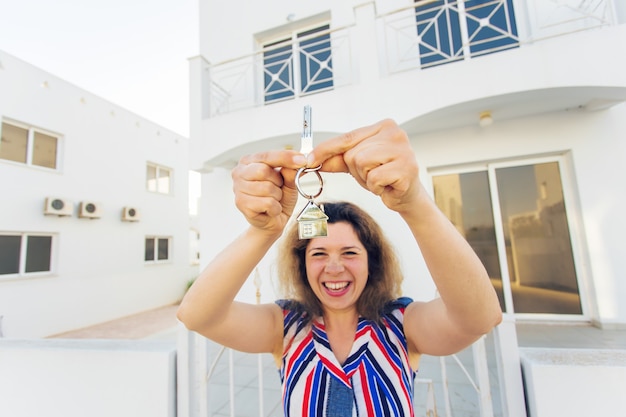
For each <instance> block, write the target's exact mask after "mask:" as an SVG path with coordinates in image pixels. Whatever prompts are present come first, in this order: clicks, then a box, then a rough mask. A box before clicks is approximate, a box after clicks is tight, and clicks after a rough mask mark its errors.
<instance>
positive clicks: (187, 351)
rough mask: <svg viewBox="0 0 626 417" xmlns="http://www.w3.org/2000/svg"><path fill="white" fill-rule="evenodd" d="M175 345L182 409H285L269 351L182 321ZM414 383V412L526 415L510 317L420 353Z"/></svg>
mask: <svg viewBox="0 0 626 417" xmlns="http://www.w3.org/2000/svg"><path fill="white" fill-rule="evenodd" d="M178 348H179V349H178V354H179V359H178V368H179V374H178V381H179V398H178V405H179V410H178V412H179V414H180V415H185V416H189V417H209V416H213V415H220V416H222V415H228V416H249V417H253V416H259V417H278V416H281V415H282V406H281V395H282V394H281V390H280V381H279V376H278V372H277V370H276V366H275V364H274V362H273V360H272V358H271V355H252V354H244V353H241V352H235V351H232V350H230V349H225V348H224V347H222V346H219V345H216V344H214V343H212V342H210V341H208V340H207V339H204V338H202V337H201V336H199V335H197V334H195V333H192V332H189V331H187V330H186V329H184V327H182V325H181V327H180V330H179V345H178ZM490 375H491V377H490ZM493 376H496V378H495V379H494V378H493ZM415 382H416V384H415V413H416V416H426V417H434V416H446V417H452V416H454V415H457V414H458V413H466V414H467V413H469V414H471V415H476V416H480V417H493V416H495V415H505V416H508V417H525V415H526V414H525V413H524V405H523V404H524V403H523V390H522V385H521V374H520V369H519V356H518V347H517V339H516V336H515V329H514V323H513V322H511V321H505V322H503V323H502V324H501V325H500V326H498V328H496V330H494V332H492V333H491V334H489V335H488V336H486V337H483V338H481V339H480V340H478V341H477V342H476V343H474V344H473V345H472V346H471V348H468V349H466V350H464V351H462V352H460V353H459V354H457V355H452V356H448V357H441V358H435V357H427V356H425V357H423V358H422V359H421V361H420V371H419V374H418V378H417V379H416V381H415ZM181 394H182V396H181ZM469 414H468V415H469Z"/></svg>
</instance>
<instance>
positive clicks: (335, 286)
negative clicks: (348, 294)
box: [324, 282, 350, 291]
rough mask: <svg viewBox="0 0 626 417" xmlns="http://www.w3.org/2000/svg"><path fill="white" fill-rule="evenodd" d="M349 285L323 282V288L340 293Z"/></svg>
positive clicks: (346, 283)
mask: <svg viewBox="0 0 626 417" xmlns="http://www.w3.org/2000/svg"><path fill="white" fill-rule="evenodd" d="M349 285H350V283H349V282H325V283H324V287H326V289H328V290H330V291H341V290H344V289H346V288H348V286H349Z"/></svg>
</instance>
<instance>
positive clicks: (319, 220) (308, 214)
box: [296, 200, 328, 239]
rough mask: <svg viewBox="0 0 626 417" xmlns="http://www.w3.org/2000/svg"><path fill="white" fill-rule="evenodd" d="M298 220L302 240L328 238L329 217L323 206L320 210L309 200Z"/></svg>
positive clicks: (299, 235) (299, 234)
mask: <svg viewBox="0 0 626 417" xmlns="http://www.w3.org/2000/svg"><path fill="white" fill-rule="evenodd" d="M296 220H298V237H299V238H300V239H313V238H315V237H325V236H328V222H327V220H328V216H327V215H326V213H324V206H323V205H322V208H320V207H319V206H318V205H317V204H315V203H314V202H313V200H309V202H308V203H307V205H306V206H305V207H304V209H303V210H302V212H301V213H300V214H299V215H298V217H297V219H296Z"/></svg>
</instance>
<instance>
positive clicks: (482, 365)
mask: <svg viewBox="0 0 626 417" xmlns="http://www.w3.org/2000/svg"><path fill="white" fill-rule="evenodd" d="M472 356H473V359H474V372H475V373H476V380H477V382H478V399H479V401H478V405H479V409H480V415H481V417H493V400H492V398H491V387H490V385H489V365H488V364H487V351H486V350H485V337H484V336H483V337H481V338H480V339H478V340H477V341H476V342H474V344H473V345H472Z"/></svg>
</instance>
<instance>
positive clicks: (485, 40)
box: [415, 0, 519, 67]
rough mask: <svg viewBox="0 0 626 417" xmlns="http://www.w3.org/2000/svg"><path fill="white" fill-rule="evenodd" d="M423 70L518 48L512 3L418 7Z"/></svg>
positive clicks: (441, 0)
mask: <svg viewBox="0 0 626 417" xmlns="http://www.w3.org/2000/svg"><path fill="white" fill-rule="evenodd" d="M415 20H416V26H417V35H418V42H419V54H420V60H421V64H422V67H429V66H432V65H438V64H443V63H446V62H452V61H456V60H460V59H463V57H464V56H472V57H473V56H479V55H484V54H487V53H492V52H496V51H500V50H503V49H509V48H513V47H516V46H517V45H518V44H519V41H518V39H517V26H516V22H515V11H514V8H513V0H464V1H459V0H437V1H434V2H428V3H426V4H424V5H420V2H417V3H416V6H415Z"/></svg>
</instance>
